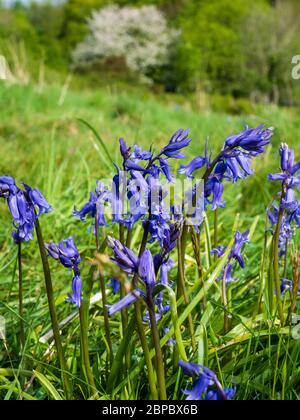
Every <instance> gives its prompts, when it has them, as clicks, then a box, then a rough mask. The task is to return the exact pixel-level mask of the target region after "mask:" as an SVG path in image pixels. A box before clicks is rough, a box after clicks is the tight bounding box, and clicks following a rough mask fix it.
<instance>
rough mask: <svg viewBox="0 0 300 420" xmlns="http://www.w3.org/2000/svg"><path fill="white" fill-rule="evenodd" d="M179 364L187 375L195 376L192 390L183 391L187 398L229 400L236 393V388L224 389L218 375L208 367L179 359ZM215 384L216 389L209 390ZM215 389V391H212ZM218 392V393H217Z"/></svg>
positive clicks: (192, 399) (193, 399)
mask: <svg viewBox="0 0 300 420" xmlns="http://www.w3.org/2000/svg"><path fill="white" fill-rule="evenodd" d="M179 366H180V367H181V368H182V370H183V372H184V374H185V375H187V376H191V377H192V378H195V381H194V383H193V386H192V389H191V390H184V391H183V393H184V394H185V395H187V398H186V400H190V401H198V400H203V399H214V398H215V397H216V395H217V396H218V398H217V399H220V400H228V399H232V398H233V397H234V395H235V390H234V389H231V388H226V389H224V388H223V387H222V385H221V384H220V382H219V380H218V378H217V375H216V374H215V373H214V372H213V371H212V370H210V369H208V368H207V367H204V366H201V365H198V364H196V363H189V362H184V361H182V360H180V361H179ZM212 386H214V387H215V388H216V389H213V390H209V387H212ZM211 391H213V393H212V392H211ZM216 392H217V394H216Z"/></svg>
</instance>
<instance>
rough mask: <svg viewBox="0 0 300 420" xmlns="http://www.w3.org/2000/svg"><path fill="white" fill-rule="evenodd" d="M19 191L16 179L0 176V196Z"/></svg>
mask: <svg viewBox="0 0 300 420" xmlns="http://www.w3.org/2000/svg"><path fill="white" fill-rule="evenodd" d="M18 191H19V188H18V187H17V185H16V181H15V180H14V178H12V177H11V176H5V175H4V176H0V197H4V198H8V197H9V195H11V194H12V195H15V194H17V192H18Z"/></svg>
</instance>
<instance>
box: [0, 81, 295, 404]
mask: <svg viewBox="0 0 300 420" xmlns="http://www.w3.org/2000/svg"><path fill="white" fill-rule="evenodd" d="M0 109H1V120H0V146H1V159H0V175H10V176H12V177H14V178H15V179H16V180H17V183H18V184H21V182H25V183H27V184H29V185H30V186H32V187H34V188H38V189H39V190H40V191H42V192H43V194H44V196H45V197H46V198H47V201H48V202H49V203H51V205H52V207H53V211H52V212H51V213H49V214H47V215H43V217H42V218H41V224H42V227H43V235H44V238H45V240H46V242H50V241H53V242H54V243H58V242H59V241H60V240H62V239H64V238H67V237H69V236H75V238H76V244H77V247H78V249H79V251H80V254H81V257H82V260H83V261H84V262H83V263H82V267H83V268H82V270H83V279H85V278H87V277H88V276H89V275H90V267H91V264H90V263H91V262H92V263H93V264H95V260H96V262H97V261H98V260H97V256H95V244H94V242H95V238H94V235H93V233H92V232H91V231H89V229H88V228H89V226H90V223H86V224H84V223H82V222H81V221H80V220H79V219H77V218H74V217H73V216H72V212H73V209H74V205H76V207H77V208H81V207H82V205H83V204H84V203H85V202H86V201H87V200H88V196H89V192H90V191H93V190H94V188H95V183H96V180H100V179H103V178H108V177H111V176H112V175H113V174H114V167H113V166H112V163H111V162H110V160H109V159H108V157H107V153H106V151H105V150H104V148H103V143H104V144H105V147H106V149H107V151H108V154H109V156H110V158H111V160H112V161H114V162H115V163H116V164H118V165H119V166H121V164H122V157H121V155H120V152H119V138H120V137H124V138H125V140H126V142H127V144H129V145H134V144H135V143H138V144H139V145H140V146H142V147H143V149H146V148H149V147H150V146H151V145H153V148H154V149H155V150H159V149H160V148H161V147H163V146H165V145H166V144H167V143H168V141H169V139H170V137H171V135H172V134H173V133H174V132H175V131H176V130H178V129H179V128H190V136H191V138H192V142H191V144H190V145H189V147H188V148H187V149H186V151H185V154H186V159H185V160H184V161H183V162H184V163H185V164H187V163H188V162H189V161H190V160H191V159H192V158H194V157H195V156H198V155H201V154H203V151H204V148H205V141H206V139H208V142H209V147H210V148H211V149H212V150H213V152H214V154H216V153H217V152H218V150H219V149H220V147H221V146H222V144H223V142H224V141H225V139H226V138H227V137H228V135H230V134H231V133H238V132H240V131H242V130H243V129H244V128H245V126H246V125H248V126H250V127H256V126H258V125H260V124H266V126H267V127H270V126H271V127H274V136H273V138H272V140H271V144H270V145H269V146H267V147H266V152H265V153H264V154H263V155H261V156H259V157H258V158H256V159H255V161H253V167H254V170H255V173H254V175H253V176H251V177H248V178H247V179H245V180H240V181H239V182H238V183H235V184H230V183H226V185H225V192H224V200H225V202H226V206H225V208H224V209H219V211H218V221H217V231H218V238H217V243H216V244H214V242H215V240H216V233H215V230H214V215H213V212H211V211H207V222H206V223H205V229H204V231H203V235H202V236H201V238H202V239H201V243H200V248H201V249H200V253H201V256H202V257H201V258H202V263H203V270H204V284H205V282H206V281H207V282H208V284H209V285H210V286H209V292H208V293H207V295H206V293H204V294H203V296H202V295H201V298H200V299H199V300H197V301H195V297H196V298H197V296H198V293H199V290H202V289H201V287H200V284H199V276H198V274H199V273H198V271H197V264H196V260H195V257H194V255H193V247H192V242H189V243H188V245H187V248H186V250H185V262H186V266H185V272H186V273H185V282H186V288H187V292H188V297H187V299H188V302H189V303H191V302H192V303H193V302H194V307H193V308H191V307H190V306H188V305H186V303H185V302H183V298H182V297H181V298H179V300H178V301H177V310H178V316H179V325H177V326H179V330H180V332H181V335H182V340H183V346H184V349H185V352H186V353H187V355H188V359H189V361H193V362H195V363H199V364H201V365H204V366H207V367H210V368H211V369H212V370H213V371H214V372H215V373H216V374H217V376H218V378H219V380H220V381H221V383H222V386H224V387H232V386H234V387H236V396H235V399H241V400H246V399H251V400H253V399H258V400H260V399H286V400H289V399H298V398H299V397H300V388H299V375H300V365H299V351H300V341H299V339H297V337H296V338H295V328H296V326H295V325H291V324H286V325H281V324H280V322H279V319H278V316H277V313H276V311H274V312H271V313H270V311H269V308H270V307H269V304H268V296H270V287H271V290H272V286H269V283H270V282H269V280H268V279H269V272H268V269H265V268H264V267H263V268H262V257H263V255H264V251H265V250H266V243H265V242H264V241H267V242H268V240H269V239H270V237H271V235H269V236H268V235H267V236H266V238H267V239H265V231H266V209H267V207H268V205H269V203H270V201H271V200H272V197H273V196H274V193H276V192H277V191H278V185H276V184H275V185H274V183H270V182H269V181H268V180H267V176H268V174H269V173H271V172H278V168H279V154H278V149H279V146H280V143H281V141H286V142H287V143H288V144H289V146H290V147H292V148H294V149H295V154H296V162H297V161H298V160H297V158H299V157H300V146H299V142H298V141H297V138H298V135H299V128H300V127H299V115H300V110H299V109H297V108H290V109H284V108H278V107H275V106H270V105H266V106H260V107H257V110H256V111H255V112H253V114H251V115H235V116H233V115H229V114H225V113H217V112H212V111H209V110H207V111H204V110H201V109H199V108H198V107H197V105H196V103H195V101H194V99H193V98H189V97H188V95H187V96H185V97H181V96H180V95H173V96H172V95H170V96H168V95H163V96H160V97H159V96H156V95H155V94H154V93H149V92H148V91H147V90H145V91H144V90H140V89H138V88H133V87H130V88H126V86H123V87H117V86H107V87H103V88H97V89H95V90H94V91H93V90H91V89H85V88H82V89H79V88H77V89H76V88H72V86H71V88H70V89H69V90H68V91H67V92H66V95H65V96H64V95H63V96H62V86H61V85H59V84H55V83H53V85H47V86H44V88H43V89H42V91H39V89H38V87H36V86H34V85H28V86H19V85H8V84H6V83H5V82H3V81H1V82H0ZM82 120H84V121H86V122H88V123H89V124H90V125H91V126H92V127H94V128H95V130H96V131H97V133H98V135H99V136H100V138H101V141H100V140H99V138H97V136H96V135H95V133H93V132H91V130H90V129H89V128H88V127H87V126H86V125H85V124H84V123H83V122H82ZM172 169H173V170H174V171H175V170H176V169H177V167H172ZM276 187H277V188H276ZM0 218H1V228H0V315H1V316H2V317H4V318H5V321H6V339H5V340H1V341H0V364H1V368H0V398H1V399H15V398H21V399H47V398H51V399H63V398H66V393H65V391H64V388H63V384H62V381H61V377H60V366H59V363H58V359H57V356H56V352H55V349H54V347H53V346H50V347H49V345H50V344H51V340H49V342H46V343H45V342H40V338H41V337H42V336H43V335H44V334H45V333H47V332H48V331H49V330H50V329H51V320H50V314H49V309H48V304H47V295H46V293H45V288H44V277H43V270H42V265H41V262H40V259H39V253H38V247H37V243H36V239H35V240H33V241H30V242H28V243H26V244H25V245H24V246H23V278H24V323H25V331H26V342H25V346H24V348H23V349H22V350H21V351H20V345H19V333H18V331H19V316H18V270H17V268H18V264H17V247H16V245H15V244H14V242H13V239H12V237H11V230H12V226H11V217H10V214H9V211H8V209H7V206H6V205H5V203H4V201H3V202H1V203H0ZM236 229H238V230H240V231H241V232H244V231H246V230H247V229H250V241H249V243H248V244H247V245H246V247H245V252H244V256H245V261H246V264H245V269H244V270H237V271H236V272H235V278H236V281H235V282H234V283H232V285H231V287H230V295H231V301H230V313H231V316H232V328H231V329H230V331H224V329H223V305H222V300H221V292H220V283H219V281H218V277H219V275H220V273H221V270H222V264H223V265H224V259H222V258H221V260H220V261H218V260H215V259H214V257H213V256H211V254H210V250H211V248H212V247H213V246H214V245H216V246H217V245H221V244H224V245H228V244H230V243H231V241H232V239H233V237H234V232H235V230H236ZM100 231H101V232H100V234H101V237H103V238H104V237H105V236H106V235H107V234H109V235H110V236H115V237H118V235H119V232H118V229H117V226H112V225H110V226H108V227H105V228H100ZM142 235H143V232H142V229H141V227H140V228H138V229H137V230H136V231H135V234H134V236H133V238H132V244H131V249H132V250H133V251H134V252H135V253H136V254H138V250H139V246H140V243H141V241H142ZM298 236H299V235H298ZM264 243H265V245H264ZM151 247H152V248H153V246H150V249H151ZM292 247H293V250H294V251H295V249H296V248H297V234H296V235H295V238H294V241H293V244H292ZM154 248H155V247H154ZM104 254H105V255H110V256H111V251H110V250H109V249H103V250H101V258H104V256H103V255H104ZM99 258H100V257H98V259H99ZM101 258H100V259H101ZM172 258H173V259H174V261H175V267H174V268H173V269H172V270H171V272H170V279H171V280H172V281H173V282H174V283H175V286H174V287H175V288H176V279H177V275H178V273H177V266H178V260H177V255H176V252H175V254H174V255H173V256H172ZM289 258H290V255H289ZM49 263H50V267H51V271H52V280H53V285H54V294H55V303H56V307H57V315H58V320H59V321H62V320H64V319H65V318H66V317H68V316H69V315H70V314H71V313H72V312H73V311H74V310H75V311H76V308H73V307H72V306H71V305H70V304H66V303H65V299H66V295H67V293H68V292H69V291H70V289H71V279H70V273H69V272H68V271H67V270H66V269H65V268H64V267H62V266H59V265H58V264H57V263H56V261H50V260H49ZM109 269H110V268H109ZM287 274H288V275H289V276H291V275H292V266H291V262H290V259H289V260H288V268H287ZM109 281H110V277H108V278H105V282H106V285H107V288H108V283H109ZM266 284H268V286H266ZM268 288H269V289H268ZM108 289H109V288H108ZM267 289H268V290H267ZM99 292H100V286H99V284H98V281H97V280H95V281H94V283H93V285H92V295H95V294H97V293H99ZM204 292H205V288H204ZM268 293H269V295H268ZM271 294H273V293H271ZM177 297H178V296H177ZM180 299H181V300H180ZM261 299H262V300H261ZM108 300H109V303H113V302H116V300H117V299H116V297H114V296H113V295H112V293H110V294H109V295H108ZM289 301H290V297H289V295H288V293H287V294H286V295H285V297H284V310H285V311H286V312H288V309H289ZM129 312H130V311H129ZM296 312H297V310H295V313H296ZM182 314H183V315H184V314H186V317H185V318H184V316H182ZM190 317H192V321H193V323H194V329H195V331H194V338H195V348H192V346H191V342H190V341H191V340H190V338H191V337H190V330H189V324H188V322H187V318H190ZM183 318H184V319H183ZM166 319H167V321H166V322H167V323H168V325H169V327H170V325H173V324H172V322H171V317H170V316H169V315H166ZM173 321H174V319H173ZM86 322H88V324H89V325H88V332H89V333H88V334H89V337H88V338H89V353H90V361H91V369H92V372H93V376H94V378H95V382H96V385H95V389H92V391H91V384H90V383H89V382H88V380H87V375H86V372H84V369H83V368H82V365H83V363H82V354H81V352H80V347H81V346H82V342H80V334H79V330H80V326H79V322H78V318H75V319H73V320H72V321H71V322H70V323H69V324H68V325H67V326H66V327H64V328H63V332H62V342H63V346H64V349H65V356H66V360H67V367H68V375H69V376H70V380H71V382H72V388H73V394H72V395H73V398H75V399H83V398H84V399H87V398H93V399H97V398H100V399H110V398H111V399H148V398H151V395H150V391H149V383H148V376H147V369H146V368H145V366H144V362H143V358H144V354H143V352H142V351H141V348H140V344H139V338H138V335H137V333H136V331H135V329H133V331H134V332H133V333H132V334H131V336H130V337H127V336H126V335H125V339H126V340H127V341H126V340H125V341H124V339H123V341H122V336H123V332H122V322H121V317H120V316H119V315H116V316H114V317H111V319H110V335H111V341H112V353H113V355H114V356H115V360H116V355H118V357H119V358H120V360H121V361H120V363H119V364H116V363H115V364H114V365H112V366H113V368H112V366H111V364H110V361H109V357H108V355H111V349H110V348H109V344H108V342H107V337H106V336H105V318H104V316H103V306H102V301H97V302H96V303H94V304H92V305H91V307H90V311H89V319H88V321H86ZM173 326H174V325H173ZM144 327H145V330H146V333H147V334H148V333H149V331H148V330H149V328H148V327H147V323H144ZM161 331H162V330H161ZM148 336H149V337H150V336H151V335H149V334H148ZM162 338H163V334H162V335H161V339H162ZM147 340H148V338H147ZM176 341H177V343H178V337H176ZM126 344H127V347H129V348H130V355H129V356H128V355H127V354H126V355H125V354H124V353H125V352H124V353H123V354H122V353H121V354H120V348H121V347H122V345H123V346H124V345H126ZM148 345H149V346H150V349H151V351H152V350H153V349H152V341H151V339H150V338H149V340H148ZM178 351H179V350H178V349H177V347H176V345H174V346H173V347H167V346H164V347H163V356H164V360H165V370H166V388H167V395H168V398H169V399H183V398H184V395H183V393H182V391H181V390H182V389H184V388H189V387H190V386H191V384H190V382H189V380H188V379H187V377H186V376H185V375H183V374H182V371H181V370H180V369H178V363H177V364H176V360H177V362H178V358H179V355H178ZM126 357H129V358H130V360H129V362H128V359H126ZM123 359H124V360H125V359H126V360H127V362H124V363H123ZM126 363H129V365H128V364H127V365H126ZM128 366H129V367H128ZM112 379H113V381H112V382H113V387H111V386H109V385H108V383H109V381H110V380H112ZM92 388H93V387H92Z"/></svg>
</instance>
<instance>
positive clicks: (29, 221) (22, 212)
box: [0, 176, 51, 243]
mask: <svg viewBox="0 0 300 420" xmlns="http://www.w3.org/2000/svg"><path fill="white" fill-rule="evenodd" d="M23 186H24V189H20V188H19V187H18V186H17V185H16V181H15V180H14V178H12V177H10V176H1V177H0V197H2V198H5V199H6V200H7V203H8V207H9V210H10V213H11V215H12V218H13V227H14V230H13V232H12V236H13V238H14V240H15V242H16V243H21V242H27V241H30V240H32V239H33V230H34V228H35V222H36V220H37V218H38V217H39V216H40V215H41V214H43V213H48V212H49V211H50V210H51V206H50V204H49V203H48V202H47V201H46V199H45V197H44V196H43V195H42V193H41V192H40V191H39V190H37V189H34V188H31V187H29V185H26V184H23Z"/></svg>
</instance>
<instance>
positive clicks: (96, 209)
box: [73, 181, 111, 226]
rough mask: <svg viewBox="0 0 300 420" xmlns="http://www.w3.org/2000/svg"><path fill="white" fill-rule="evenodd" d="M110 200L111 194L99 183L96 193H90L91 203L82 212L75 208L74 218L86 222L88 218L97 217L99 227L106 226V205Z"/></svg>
mask: <svg viewBox="0 0 300 420" xmlns="http://www.w3.org/2000/svg"><path fill="white" fill-rule="evenodd" d="M110 198H111V194H110V192H109V191H108V190H107V189H106V188H105V187H104V184H103V183H102V182H100V181H98V182H97V186H96V190H95V192H91V193H90V199H89V201H88V202H87V203H86V204H85V205H84V206H83V207H82V208H81V209H80V210H76V207H75V208H74V211H73V216H75V217H79V218H80V220H82V221H85V220H86V217H87V216H90V217H92V218H96V216H97V224H98V226H106V221H105V217H104V211H105V207H104V203H105V202H107V201H109V200H110Z"/></svg>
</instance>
